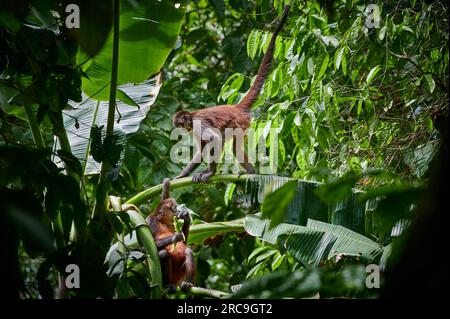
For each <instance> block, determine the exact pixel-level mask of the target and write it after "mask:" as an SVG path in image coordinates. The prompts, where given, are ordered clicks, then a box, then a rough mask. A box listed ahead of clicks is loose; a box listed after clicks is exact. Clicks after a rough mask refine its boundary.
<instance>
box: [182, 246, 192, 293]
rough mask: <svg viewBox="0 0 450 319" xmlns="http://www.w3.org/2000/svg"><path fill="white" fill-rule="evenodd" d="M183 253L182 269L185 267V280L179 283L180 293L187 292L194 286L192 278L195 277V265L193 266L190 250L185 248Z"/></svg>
mask: <svg viewBox="0 0 450 319" xmlns="http://www.w3.org/2000/svg"><path fill="white" fill-rule="evenodd" d="M184 252H185V256H186V257H185V258H186V259H185V261H184V267H185V271H186V273H185V275H186V277H185V279H184V281H183V282H182V283H181V285H180V288H181V290H182V291H184V292H187V291H188V290H189V289H190V288H191V287H192V286H193V285H194V277H195V264H194V254H193V252H192V249H191V248H189V247H187V248H186V250H185V251H184Z"/></svg>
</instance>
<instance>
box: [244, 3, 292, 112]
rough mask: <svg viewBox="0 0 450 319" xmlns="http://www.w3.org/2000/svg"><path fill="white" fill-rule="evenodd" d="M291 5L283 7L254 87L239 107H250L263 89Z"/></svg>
mask: <svg viewBox="0 0 450 319" xmlns="http://www.w3.org/2000/svg"><path fill="white" fill-rule="evenodd" d="M289 8H290V7H289V6H288V5H287V6H285V7H284V9H283V16H282V17H281V20H280V22H279V23H278V25H277V27H276V29H275V31H274V32H273V34H272V38H271V39H270V43H269V46H268V47H267V50H266V54H265V55H264V58H263V60H262V62H261V65H260V66H259V70H258V74H257V75H256V79H255V81H254V82H253V85H252V87H251V88H250V90H249V91H248V93H247V94H246V95H245V97H244V98H243V99H242V101H241V102H240V103H239V104H238V105H237V107H239V108H250V107H251V106H252V105H253V103H255V102H256V100H257V99H258V95H259V93H260V92H261V89H262V87H263V84H264V80H265V79H266V77H267V74H268V73H269V70H270V66H271V64H272V60H273V52H274V49H275V41H276V39H277V35H278V33H279V32H280V30H281V28H282V27H283V24H284V22H286V18H287V15H288V12H289Z"/></svg>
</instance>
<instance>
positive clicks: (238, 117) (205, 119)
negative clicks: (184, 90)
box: [192, 105, 250, 131]
mask: <svg viewBox="0 0 450 319" xmlns="http://www.w3.org/2000/svg"><path fill="white" fill-rule="evenodd" d="M192 119H193V120H201V121H202V125H205V126H208V127H213V128H217V129H219V130H221V131H222V130H224V129H225V128H242V129H244V130H245V129H246V128H248V127H249V126H250V112H249V110H248V109H246V108H240V107H237V106H236V105H217V106H211V107H208V108H205V109H201V110H198V111H195V112H193V114H192Z"/></svg>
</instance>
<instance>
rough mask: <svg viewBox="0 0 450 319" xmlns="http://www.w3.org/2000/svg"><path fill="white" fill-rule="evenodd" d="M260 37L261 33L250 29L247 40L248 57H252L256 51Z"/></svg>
mask: <svg viewBox="0 0 450 319" xmlns="http://www.w3.org/2000/svg"><path fill="white" fill-rule="evenodd" d="M260 39H261V33H260V32H259V31H257V30H252V31H251V32H250V35H249V37H248V40H247V54H248V56H249V57H250V59H252V60H253V59H254V58H255V56H256V54H257V53H258V46H259V42H260Z"/></svg>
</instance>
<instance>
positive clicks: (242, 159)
mask: <svg viewBox="0 0 450 319" xmlns="http://www.w3.org/2000/svg"><path fill="white" fill-rule="evenodd" d="M233 153H234V156H236V159H237V160H238V162H239V164H241V166H242V167H243V168H244V169H245V171H246V172H247V174H255V173H256V171H255V167H254V166H253V165H252V164H251V163H250V162H249V160H248V156H247V153H245V150H244V145H242V143H238V142H237V141H236V137H234V138H233ZM239 175H241V174H239Z"/></svg>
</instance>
